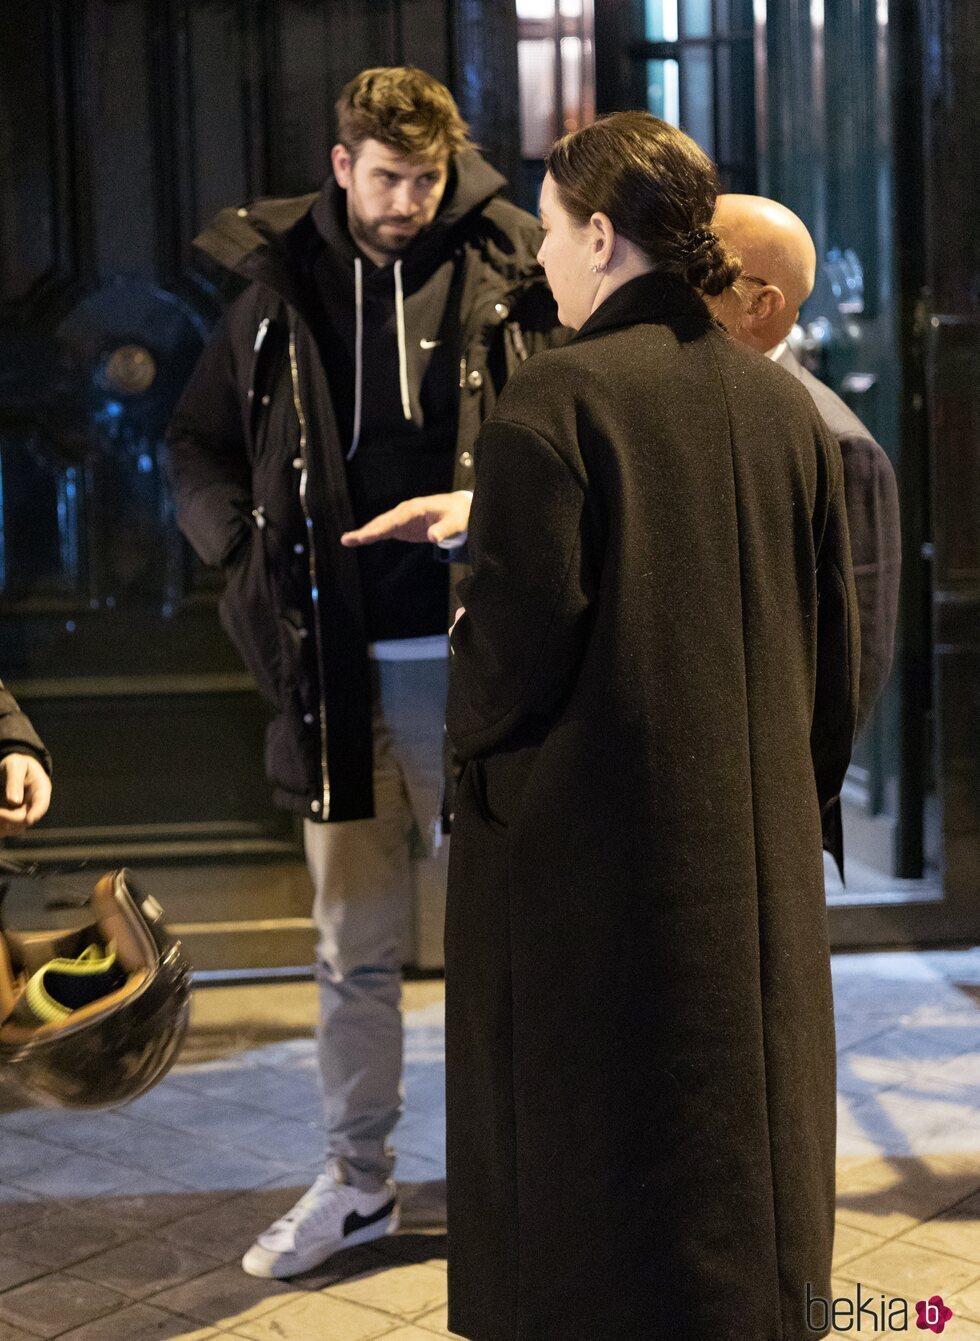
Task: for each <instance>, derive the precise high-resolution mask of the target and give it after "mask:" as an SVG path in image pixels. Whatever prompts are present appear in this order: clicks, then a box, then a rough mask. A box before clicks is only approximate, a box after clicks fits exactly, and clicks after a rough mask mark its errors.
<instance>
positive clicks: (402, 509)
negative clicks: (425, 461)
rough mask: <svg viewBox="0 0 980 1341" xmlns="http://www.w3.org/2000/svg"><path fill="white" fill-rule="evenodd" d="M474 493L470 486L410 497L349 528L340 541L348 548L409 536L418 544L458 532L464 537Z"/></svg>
mask: <svg viewBox="0 0 980 1341" xmlns="http://www.w3.org/2000/svg"><path fill="white" fill-rule="evenodd" d="M472 498H473V495H472V494H471V493H469V491H468V490H466V489H457V490H456V491H455V492H454V493H451V494H426V495H425V496H424V497H421V498H409V499H406V501H405V502H404V503H399V504H398V506H397V507H394V508H392V509H391V510H390V511H389V512H382V513H381V514H380V515H379V516H377V517H372V518H371V520H370V521H369V522H366V523H365V524H364V525H363V526H361V527H359V528H358V529H357V530H356V531H345V532H344V534H343V535H342V536H341V537H340V543H341V544H342V545H344V546H346V547H347V548H348V549H354V548H356V547H357V546H358V545H373V544H375V542H376V541H378V540H408V541H411V542H412V543H413V544H416V545H424V544H426V543H427V542H428V543H429V544H432V545H435V544H438V543H439V541H440V540H448V539H450V538H451V537H452V536H456V535H458V536H459V537H460V540H461V541H462V540H463V539H464V537H465V533H466V528H467V526H468V525H469V520H470V502H471V500H472Z"/></svg>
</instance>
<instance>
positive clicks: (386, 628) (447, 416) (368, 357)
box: [303, 151, 505, 641]
mask: <svg viewBox="0 0 980 1341" xmlns="http://www.w3.org/2000/svg"><path fill="white" fill-rule="evenodd" d="M504 185H505V182H504V179H503V178H502V177H501V176H500V174H499V173H498V172H496V171H495V170H494V169H493V168H492V167H491V166H490V165H489V164H488V163H487V162H485V160H484V159H482V158H481V157H480V155H479V154H478V153H476V152H475V151H470V152H466V153H463V154H460V155H458V156H457V157H456V159H455V160H454V165H453V169H452V173H451V176H450V180H449V182H448V184H447V187H446V192H445V195H444V197H443V200H442V203H441V205H440V208H439V211H438V213H437V214H436V217H435V218H434V219H433V221H432V223H431V224H429V225H428V226H427V227H426V228H425V229H423V230H422V232H421V233H420V234H419V235H418V237H417V238H416V239H415V240H414V241H413V242H412V244H411V245H410V246H409V247H408V248H406V250H405V252H404V253H403V254H402V255H401V256H400V257H398V258H393V260H392V262H391V263H389V264H387V265H383V266H379V265H376V264H375V263H374V262H373V261H372V260H370V258H368V257H367V256H366V255H365V254H364V253H363V252H362V251H361V250H360V249H359V248H358V247H357V246H356V244H355V242H354V241H353V239H352V237H351V234H350V232H349V230H348V226H347V196H346V193H345V192H344V191H343V190H342V189H341V188H340V187H339V186H338V185H337V183H336V181H335V180H334V179H333V178H332V177H331V178H329V179H328V180H327V182H326V184H325V185H324V187H323V189H322V191H321V192H320V194H319V196H318V197H317V200H316V202H315V204H314V205H313V208H312V210H311V218H312V222H313V224H314V225H315V229H316V234H315V238H314V239H312V240H311V241H310V242H309V243H308V245H307V247H306V248H305V249H304V258H303V268H304V270H305V271H306V274H307V276H308V279H309V282H310V284H311V291H312V292H313V293H314V294H315V295H316V298H317V303H316V314H315V321H314V331H315V334H316V337H317V342H318V344H319V347H320V352H321V357H322V359H323V366H324V370H325V372H326V375H327V380H328V383H329V386H330V395H331V399H332V401H333V405H334V410H335V414H336V419H337V428H338V431H339V434H340V439H341V442H342V444H343V447H344V452H345V455H346V457H347V481H348V487H349V490H350V496H351V504H352V507H353V511H354V518H355V521H356V523H357V524H358V525H362V524H363V523H364V522H366V521H368V520H369V519H370V518H371V517H373V516H376V515H377V514H378V513H379V512H384V511H387V509H389V508H391V507H394V506H395V504H396V503H399V502H402V501H403V500H404V499H406V498H412V497H414V496H415V495H418V494H429V493H442V492H445V491H446V490H449V489H451V488H452V481H453V457H454V450H455V439H456V422H457V416H458V412H459V375H458V368H459V360H460V356H461V353H462V348H461V344H462V342H461V332H460V322H459V305H460V297H461V292H462V282H463V251H462V248H461V246H459V245H458V243H459V240H460V238H461V237H462V235H463V232H464V230H465V229H466V227H467V224H468V222H469V221H470V220H471V218H472V217H473V216H478V215H479V212H480V211H481V210H482V208H483V207H484V206H485V205H486V203H487V201H489V200H491V199H492V198H493V197H494V196H495V195H497V194H498V193H499V192H500V190H501V189H502V187H503V186H504ZM358 314H360V318H361V319H360V321H359V320H358ZM359 331H360V334H358V332H359ZM358 562H359V565H360V569H361V578H362V583H363V590H364V605H365V617H366V621H367V633H368V637H369V638H370V639H371V640H372V641H376V640H379V639H388V638H410V637H420V636H426V635H430V634H437V633H444V632H445V631H446V607H447V599H448V578H447V574H446V570H445V567H444V566H443V565H440V564H435V563H433V561H432V557H431V554H430V553H429V551H428V549H427V547H425V546H421V547H420V546H418V545H409V544H405V543H402V542H399V541H384V542H382V543H380V544H377V545H372V546H370V547H368V548H366V549H363V550H360V551H358Z"/></svg>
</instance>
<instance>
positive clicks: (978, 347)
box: [920, 0, 980, 930]
mask: <svg viewBox="0 0 980 1341" xmlns="http://www.w3.org/2000/svg"><path fill="white" fill-rule="evenodd" d="M920 12H921V15H922V25H923V31H922V53H923V66H922V70H923V88H924V96H925V108H924V166H925V225H926V228H925V232H926V273H925V280H926V285H927V292H928V295H929V297H928V299H927V303H928V306H927V311H928V323H927V329H926V336H927V344H926V378H927V393H928V412H929V426H930V449H931V464H932V471H931V475H932V521H933V538H934V549H933V560H934V562H933V631H934V638H935V644H934V646H935V653H934V670H935V677H936V705H937V732H936V735H937V746H938V763H939V790H940V801H941V805H942V825H943V851H944V880H943V884H944V891H945V894H946V898H947V900H948V901H949V903H950V906H951V908H955V909H957V910H958V911H959V912H960V914H961V916H962V919H963V921H964V922H970V921H971V920H972V925H973V928H974V930H975V929H976V926H977V921H978V920H980V919H978V917H977V914H978V912H980V907H978V905H980V376H978V373H977V370H978V368H980V227H978V223H977V200H976V196H977V173H976V146H977V143H978V140H980V85H978V82H977V78H976V62H975V54H976V52H977V50H978V48H980V10H978V8H977V6H976V5H970V4H964V3H963V0H921V8H920ZM958 920H959V919H958Z"/></svg>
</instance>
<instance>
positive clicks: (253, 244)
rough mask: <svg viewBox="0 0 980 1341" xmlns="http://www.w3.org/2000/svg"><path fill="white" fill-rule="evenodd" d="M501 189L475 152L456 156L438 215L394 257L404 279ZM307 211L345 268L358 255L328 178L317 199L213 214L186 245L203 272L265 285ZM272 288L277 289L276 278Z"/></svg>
mask: <svg viewBox="0 0 980 1341" xmlns="http://www.w3.org/2000/svg"><path fill="white" fill-rule="evenodd" d="M506 185H507V182H506V179H505V178H504V177H502V176H501V174H500V173H499V172H497V170H496V168H493V167H491V166H490V164H489V163H488V162H487V161H486V159H485V158H483V157H482V155H481V154H480V153H479V152H478V151H477V150H476V149H465V150H463V151H462V152H461V153H458V154H456V155H455V156H454V158H453V162H452V166H451V169H450V178H449V182H448V184H447V186H446V193H445V196H444V197H443V201H442V204H441V206H440V208H439V212H438V214H437V215H436V217H435V219H433V221H432V223H431V224H429V225H428V227H427V228H425V229H424V230H423V231H422V232H421V233H420V234H419V236H418V237H417V238H416V239H415V241H414V242H413V243H412V245H411V246H410V247H408V248H407V249H406V251H405V253H404V255H403V256H402V258H401V259H402V261H403V263H404V269H405V272H406V276H407V275H410V274H411V275H413V276H416V275H418V274H420V273H424V272H425V271H426V270H428V269H429V268H430V267H431V266H432V265H433V264H435V263H436V261H437V258H440V257H442V256H444V255H445V251H446V247H447V246H448V245H451V244H450V241H449V239H450V235H451V234H453V233H455V232H456V231H458V230H460V229H462V228H463V227H464V226H465V225H466V224H467V223H468V222H469V221H470V220H471V219H472V218H473V216H475V215H477V214H478V213H479V212H480V211H481V210H482V209H483V208H484V207H485V206H486V205H487V204H488V203H489V202H490V201H491V200H492V199H493V198H494V197H495V196H498V195H500V193H501V192H502V191H503V189H504V188H505V187H506ZM308 213H312V218H313V222H314V223H315V225H316V228H317V231H318V232H319V233H320V235H321V237H322V238H323V239H324V241H325V242H327V243H328V245H329V246H330V247H331V248H332V249H333V250H334V251H335V253H336V254H337V255H338V258H341V257H342V258H345V259H349V260H350V262H351V264H353V261H354V259H355V257H356V256H359V255H360V253H359V251H358V249H357V247H356V245H355V244H354V241H353V239H352V238H351V236H350V233H349V232H348V230H347V225H346V193H345V192H344V191H343V190H342V189H341V188H340V187H339V186H338V185H337V183H336V180H335V179H334V177H333V174H332V173H331V174H330V176H329V177H328V178H327V180H326V182H325V183H324V185H323V187H322V188H321V190H320V191H319V192H318V193H313V194H310V195H303V196H292V197H289V198H263V199H260V200H256V201H253V202H251V203H250V204H248V205H243V206H238V207H235V206H229V207H228V208H226V209H223V210H221V211H220V212H219V213H218V214H217V215H216V216H215V218H214V219H213V220H212V221H211V222H210V223H209V224H208V226H207V227H206V228H205V229H204V230H203V231H202V232H201V233H200V234H199V235H198V236H197V237H196V238H195V239H194V244H193V245H194V249H195V251H196V252H197V253H198V255H199V256H200V257H201V258H202V259H203V260H204V261H205V263H206V265H207V267H208V268H209V269H211V268H213V267H214V266H215V265H216V266H217V267H218V268H219V270H221V271H224V272H226V273H230V274H233V275H240V276H242V277H243V278H245V279H264V280H267V281H268V280H269V279H270V278H271V277H272V276H274V275H275V274H276V272H281V271H282V270H284V269H287V268H288V267H289V258H288V254H287V251H286V239H287V237H288V234H289V233H290V231H291V230H292V229H293V228H294V227H295V226H296V225H297V224H298V223H299V222H300V221H301V219H302V218H303V216H304V215H306V214H308ZM273 282H275V279H273ZM277 287H283V284H282V276H281V275H280V283H279V284H278V285H277Z"/></svg>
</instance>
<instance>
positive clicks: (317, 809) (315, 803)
mask: <svg viewBox="0 0 980 1341" xmlns="http://www.w3.org/2000/svg"><path fill="white" fill-rule="evenodd" d="M310 809H311V810H312V811H313V813H314V815H319V813H320V811H321V810H322V809H323V807H322V806H321V805H320V802H319V801H311V802H310Z"/></svg>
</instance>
